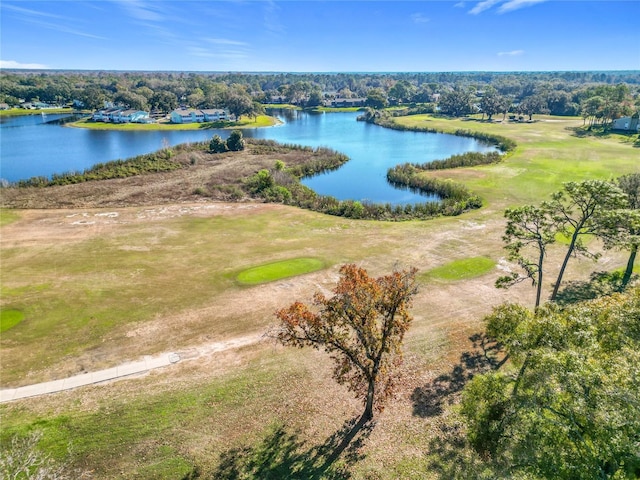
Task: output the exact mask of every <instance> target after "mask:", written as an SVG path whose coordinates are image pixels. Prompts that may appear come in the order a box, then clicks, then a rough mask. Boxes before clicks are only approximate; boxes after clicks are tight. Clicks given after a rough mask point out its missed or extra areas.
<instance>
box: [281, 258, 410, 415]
mask: <svg viewBox="0 0 640 480" xmlns="http://www.w3.org/2000/svg"><path fill="white" fill-rule="evenodd" d="M415 274H416V269H415V268H411V269H408V270H402V271H395V272H393V273H392V274H390V275H385V276H382V277H378V278H372V277H370V276H369V275H368V274H367V271H366V270H364V269H363V268H360V267H357V266H356V265H353V264H348V265H344V266H342V268H341V269H340V275H341V278H340V280H339V281H338V284H337V286H336V288H335V290H334V295H333V296H332V297H330V298H327V297H325V296H324V295H323V294H321V293H316V294H315V295H314V297H313V306H312V307H309V306H307V305H305V304H303V303H301V302H295V303H293V304H292V305H290V306H289V307H287V308H284V309H282V310H279V311H278V312H276V316H277V318H278V319H279V320H280V325H279V327H278V329H277V330H276V331H275V332H274V336H275V337H276V338H277V340H278V341H280V342H281V343H282V344H284V345H291V346H295V347H305V346H309V347H313V348H316V349H323V350H325V351H326V352H328V353H329V354H330V355H331V357H332V359H333V360H334V362H335V369H334V378H335V379H336V380H337V381H338V383H340V384H346V385H348V387H349V389H350V390H351V391H353V392H354V393H355V394H356V396H357V397H359V398H362V399H363V401H364V404H365V409H364V413H363V414H362V417H361V421H368V420H371V419H372V418H373V412H374V406H375V408H376V409H378V410H379V409H381V407H382V403H383V400H384V399H385V398H387V397H389V396H390V395H391V394H392V391H393V386H394V379H395V378H396V373H397V367H398V366H399V364H400V363H401V360H402V341H403V339H404V334H405V332H406V331H407V329H408V328H409V325H410V324H411V321H412V316H411V314H410V313H409V307H410V306H411V301H412V297H413V296H414V294H415V293H416V282H415Z"/></svg>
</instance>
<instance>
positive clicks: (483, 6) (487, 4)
mask: <svg viewBox="0 0 640 480" xmlns="http://www.w3.org/2000/svg"><path fill="white" fill-rule="evenodd" d="M501 1H502V0H483V1H482V2H478V3H477V4H476V6H475V7H473V8H472V9H471V10H469V13H470V14H471V15H478V14H479V13H482V12H484V11H485V10H488V9H490V8H491V7H493V6H494V5H495V4H496V3H500V2H501Z"/></svg>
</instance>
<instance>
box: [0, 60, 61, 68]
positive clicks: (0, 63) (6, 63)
mask: <svg viewBox="0 0 640 480" xmlns="http://www.w3.org/2000/svg"><path fill="white" fill-rule="evenodd" d="M0 68H23V69H28V70H42V69H44V70H46V69H48V68H49V67H48V66H47V65H43V64H41V63H20V62H16V61H15V60H0Z"/></svg>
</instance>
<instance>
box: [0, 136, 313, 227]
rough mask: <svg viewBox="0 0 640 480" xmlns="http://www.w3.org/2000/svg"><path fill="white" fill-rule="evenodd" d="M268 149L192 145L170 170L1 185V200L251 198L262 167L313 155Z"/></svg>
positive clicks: (58, 204) (118, 203)
mask: <svg viewBox="0 0 640 480" xmlns="http://www.w3.org/2000/svg"><path fill="white" fill-rule="evenodd" d="M194 148H195V147H194ZM270 150H271V151H268V150H267V149H265V148H261V147H260V146H256V145H253V144H250V143H249V144H248V145H247V148H246V149H245V150H243V151H241V152H227V153H221V154H211V153H208V152H206V151H202V150H201V149H200V150H198V149H194V150H192V151H184V152H180V153H179V154H178V155H176V157H175V158H174V159H173V160H175V161H177V162H178V163H180V164H181V165H182V168H181V169H178V170H174V171H171V172H164V173H149V174H145V175H139V176H134V177H128V178H116V179H111V180H101V181H92V182H84V183H78V184H73V185H61V186H51V187H25V188H17V187H10V188H3V189H2V190H0V193H1V196H0V206H1V207H4V208H20V209H51V208H104V207H131V206H148V205H160V204H179V203H193V202H212V201H230V200H234V201H249V200H254V201H255V199H251V198H249V197H248V196H247V195H246V193H244V192H243V191H242V186H243V183H244V181H245V179H246V178H248V177H250V176H251V175H253V174H254V173H256V172H257V171H259V170H261V169H264V168H267V169H269V168H273V167H274V165H275V162H276V160H281V161H283V162H284V163H285V165H287V166H289V167H293V166H297V165H301V164H304V163H306V162H308V161H309V160H310V159H312V158H313V157H314V156H316V153H314V152H312V151H310V150H298V149H290V148H287V147H277V148H272V149H270ZM77 221H83V219H78V220H77Z"/></svg>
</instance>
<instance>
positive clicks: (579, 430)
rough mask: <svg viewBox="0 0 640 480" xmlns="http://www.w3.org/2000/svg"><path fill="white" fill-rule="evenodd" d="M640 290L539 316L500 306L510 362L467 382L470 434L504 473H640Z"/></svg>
mask: <svg viewBox="0 0 640 480" xmlns="http://www.w3.org/2000/svg"><path fill="white" fill-rule="evenodd" d="M639 319H640V288H638V287H636V288H635V289H632V290H630V291H628V292H626V293H624V294H614V295H612V296H610V297H604V298H600V299H597V300H592V301H589V302H583V303H580V304H576V305H573V306H570V307H566V308H561V307H559V306H558V305H554V304H547V305H545V306H543V307H541V308H540V309H538V310H537V311H536V312H535V313H533V312H530V311H529V310H527V309H525V308H524V307H521V306H518V305H514V304H503V305H501V306H499V307H496V308H495V309H494V311H493V313H492V314H491V315H489V316H488V317H487V318H486V319H485V321H486V323H487V334H488V335H490V336H492V337H493V338H495V339H496V340H497V341H498V342H499V343H500V344H501V345H502V346H503V348H504V351H505V353H506V354H507V355H509V359H510V362H511V363H507V364H506V365H507V366H508V368H506V369H504V370H500V371H495V372H490V373H487V374H483V375H479V376H476V377H475V378H474V379H473V380H472V381H471V382H470V383H469V384H468V385H467V387H465V390H464V392H463V398H462V410H461V411H462V414H463V416H464V417H465V419H466V423H467V427H468V439H469V441H470V443H471V445H472V446H473V447H474V449H475V450H476V451H477V452H478V453H480V455H481V456H482V458H483V459H484V460H485V462H486V465H487V466H488V467H489V468H491V469H492V471H493V474H494V475H495V476H496V477H499V478H548V479H554V480H555V479H567V480H569V479H570V480H580V479H584V480H587V479H589V480H591V479H596V478H597V479H614V478H615V479H635V478H638V475H640V455H639V452H638V444H639V442H640V383H638V378H640V322H639Z"/></svg>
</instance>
